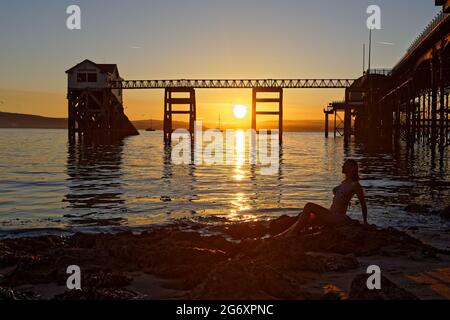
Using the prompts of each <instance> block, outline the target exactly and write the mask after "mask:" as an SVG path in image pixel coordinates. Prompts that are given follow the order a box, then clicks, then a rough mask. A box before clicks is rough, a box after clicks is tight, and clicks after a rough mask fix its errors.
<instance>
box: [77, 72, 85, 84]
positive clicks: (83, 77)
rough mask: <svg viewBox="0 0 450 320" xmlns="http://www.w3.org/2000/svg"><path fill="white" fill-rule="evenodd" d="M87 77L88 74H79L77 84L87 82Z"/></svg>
mask: <svg viewBox="0 0 450 320" xmlns="http://www.w3.org/2000/svg"><path fill="white" fill-rule="evenodd" d="M86 81H87V75H86V73H77V82H86Z"/></svg>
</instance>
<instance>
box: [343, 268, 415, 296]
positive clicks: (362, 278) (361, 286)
mask: <svg viewBox="0 0 450 320" xmlns="http://www.w3.org/2000/svg"><path fill="white" fill-rule="evenodd" d="M369 276H370V275H367V274H360V275H358V276H356V277H355V279H353V281H352V284H351V287H350V292H349V299H350V300H418V299H417V297H416V296H415V295H413V294H412V293H410V292H408V291H406V290H405V289H403V288H400V287H399V286H397V285H396V284H395V283H393V282H392V281H390V280H389V279H388V278H386V277H384V276H381V290H369V289H368V288H367V283H366V282H367V279H368V277H369Z"/></svg>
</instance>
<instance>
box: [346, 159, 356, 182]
mask: <svg viewBox="0 0 450 320" xmlns="http://www.w3.org/2000/svg"><path fill="white" fill-rule="evenodd" d="M345 168H352V170H351V171H350V172H349V171H348V169H347V170H345ZM358 171H359V168H358V162H356V161H355V160H353V159H348V160H346V161H345V162H344V173H346V174H348V175H349V177H350V179H351V180H353V181H355V182H357V181H359V173H358Z"/></svg>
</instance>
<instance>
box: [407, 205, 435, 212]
mask: <svg viewBox="0 0 450 320" xmlns="http://www.w3.org/2000/svg"><path fill="white" fill-rule="evenodd" d="M430 209H431V206H429V205H423V204H410V205H407V206H406V207H405V211H407V212H411V213H422V214H425V213H429V212H430Z"/></svg>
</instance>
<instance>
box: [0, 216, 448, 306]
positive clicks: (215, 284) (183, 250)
mask: <svg viewBox="0 0 450 320" xmlns="http://www.w3.org/2000/svg"><path fill="white" fill-rule="evenodd" d="M294 219H295V218H291V217H287V216H283V217H281V218H278V219H276V220H272V221H266V222H247V223H231V222H224V223H222V224H220V226H219V225H216V226H215V227H212V229H210V231H214V234H216V235H204V234H202V232H200V230H201V228H202V225H201V224H200V223H199V224H198V225H197V226H194V227H192V226H190V229H189V230H186V228H183V227H184V226H183V224H178V225H172V226H167V227H162V228H156V229H151V230H148V231H145V232H142V233H139V234H133V233H131V232H125V233H115V234H81V233H80V234H75V235H73V236H66V237H61V236H41V237H30V238H19V239H5V240H1V241H0V299H59V300H64V299H318V300H321V299H326V300H329V299H364V300H365V299H385V300H390V299H402V300H404V299H408V300H410V299H450V287H449V286H450V285H449V283H450V281H449V280H450V255H449V253H448V252H447V251H444V250H439V249H436V248H433V247H431V246H429V245H426V244H424V243H422V242H421V241H419V240H417V239H415V238H413V237H411V236H410V235H408V234H406V233H404V232H401V231H398V230H395V229H379V228H377V227H376V226H363V225H361V224H360V223H359V222H357V221H350V222H348V223H346V224H345V225H341V226H338V227H334V228H332V227H319V226H317V227H314V228H311V229H309V230H307V231H305V232H303V233H301V234H299V235H298V236H296V237H293V238H290V239H278V238H272V236H273V235H276V234H278V233H279V232H281V231H283V230H285V229H286V228H287V227H289V226H290V225H291V224H292V223H293V222H294ZM195 230H198V231H195ZM69 265H78V266H80V268H81V272H82V280H81V285H82V290H78V291H77V290H75V291H69V290H68V289H67V288H66V280H67V277H68V275H67V274H66V268H67V267H68V266H69ZM370 265H378V266H379V267H380V268H381V270H382V275H383V278H382V290H380V291H369V290H368V289H367V286H366V284H365V283H366V279H367V277H368V275H367V274H366V269H367V267H368V266H370Z"/></svg>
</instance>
